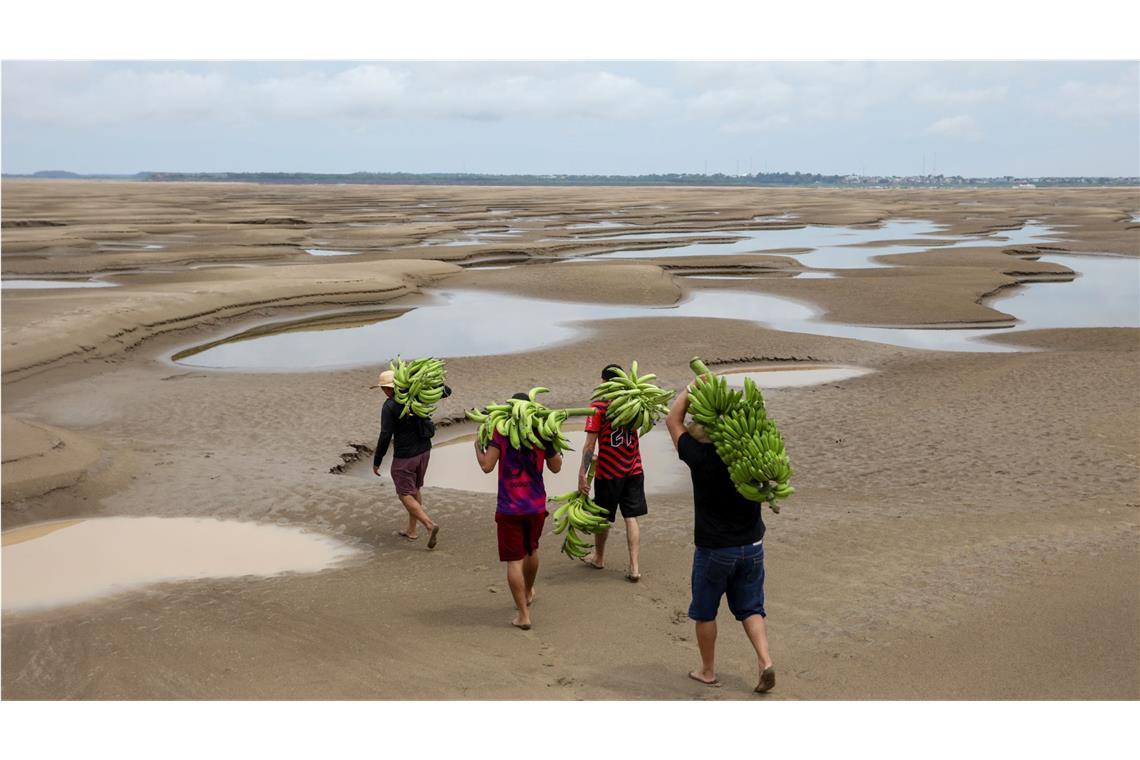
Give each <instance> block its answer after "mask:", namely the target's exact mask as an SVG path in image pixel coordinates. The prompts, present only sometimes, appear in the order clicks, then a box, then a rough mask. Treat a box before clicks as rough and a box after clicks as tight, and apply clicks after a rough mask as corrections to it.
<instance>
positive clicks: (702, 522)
mask: <svg viewBox="0 0 1140 760" xmlns="http://www.w3.org/2000/svg"><path fill="white" fill-rule="evenodd" d="M677 455H678V456H679V457H681V461H682V462H684V463H685V464H687V465H689V471H690V474H691V475H692V478H693V513H694V517H695V531H694V534H695V535H694V541H695V543H696V545H697V546H699V547H701V548H703V549H724V548H727V547H730V546H746V545H748V544H754V543H756V542H757V541H759V540H760V539H762V538H764V520H763V519H762V518H761V517H760V507H761V504H760V503H759V502H756V501H749V500H748V499H746V498H744V497H743V496H741V495H740V492H739V491H737V490H736V486H734V485H733V484H732V478H731V477H730V476H729V474H728V468H727V467H726V466H725V464H724V462H722V461H721V459H720V457H719V456H717V453H716V446H715V445H714V444H712V443H700V442H699V441H697V439H696V438H693V436H691V435H689V434H688V433H682V434H681V437H680V439H678V441H677Z"/></svg>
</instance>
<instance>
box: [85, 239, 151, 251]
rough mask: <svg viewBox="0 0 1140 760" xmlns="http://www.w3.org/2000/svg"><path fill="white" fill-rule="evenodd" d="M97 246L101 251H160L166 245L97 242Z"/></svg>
mask: <svg viewBox="0 0 1140 760" xmlns="http://www.w3.org/2000/svg"><path fill="white" fill-rule="evenodd" d="M95 245H96V246H98V248H99V250H101V251H160V250H162V249H163V248H165V247H166V246H165V245H161V244H159V243H130V242H122V241H102V240H96V241H95Z"/></svg>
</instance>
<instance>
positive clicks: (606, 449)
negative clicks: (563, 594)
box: [578, 364, 649, 583]
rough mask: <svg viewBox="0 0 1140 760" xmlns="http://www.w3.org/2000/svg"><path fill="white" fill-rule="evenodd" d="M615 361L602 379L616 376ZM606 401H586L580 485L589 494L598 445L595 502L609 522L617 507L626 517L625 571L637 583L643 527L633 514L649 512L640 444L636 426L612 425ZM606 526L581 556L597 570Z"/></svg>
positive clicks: (602, 563) (602, 557)
mask: <svg viewBox="0 0 1140 760" xmlns="http://www.w3.org/2000/svg"><path fill="white" fill-rule="evenodd" d="M615 369H618V370H620V369H621V367H620V366H618V365H617V364H608V365H606V367H605V368H604V369H603V370H602V380H603V381H606V380H612V379H613V378H615V377H617V373H615V372H614V370H615ZM609 405H610V402H608V401H594V402H591V404H590V406H592V407H593V408H594V414H593V415H591V416H590V417H587V418H586V443H585V445H584V446H582V466H581V468H580V469H579V470H578V490H579V491H581V492H582V493H584V494H586V495H587V496H588V495H589V493H590V479H589V475H588V473H589V470H590V463H591V462H592V461H593V458H594V446H595V445H596V446H597V448H598V460H597V463H596V464H595V465H594V467H595V472H594V503H596V504H597V505H598V506H600V507H604V508H605V509H606V510H608V512H609V514H607V515H606V519H607V520H609V522H610V523H611V524H613V522H614V521H615V520H616V519H617V513H618V508H619V507H620V508H621V516H622V517H623V518H625V540H626V544H627V546H628V548H629V572H628V573H626V576H625V577H626V580H628V581H629V582H630V583H637V582H638V581H639V580H641V572H640V570H639V569H638V558H639V557H638V554H639V552H640V548H641V528H640V526H638V524H637V518H639V517H642V516H644V515H647V514H649V506H648V505H647V504H646V503H645V474H644V471H643V470H642V467H641V448H640V443H639V441H638V436H637V428H636V427H615V426H614V425H613V424H611V422H610V418H609V416H608V415H607V413H606V412H607V410H608V408H609ZM608 536H609V531H608V530H605V531H603V532H601V533H598V534H595V536H594V551H593V553H592V554H590V555H588V556H586V557H583V558H582V561H583V562H585V563H586V564H587V565H589V566H590V567H593V568H596V569H598V570H601V569H602V568H603V567H605V561H606V557H605V555H606V538H607V537H608Z"/></svg>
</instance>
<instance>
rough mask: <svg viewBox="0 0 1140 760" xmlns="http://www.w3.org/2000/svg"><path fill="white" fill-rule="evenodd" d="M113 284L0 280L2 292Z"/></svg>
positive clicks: (106, 286) (97, 286) (114, 284)
mask: <svg viewBox="0 0 1140 760" xmlns="http://www.w3.org/2000/svg"><path fill="white" fill-rule="evenodd" d="M115 286H116V283H114V282H103V281H102V280H9V279H4V280H0V288H2V289H4V290H63V289H65V288H113V287H115Z"/></svg>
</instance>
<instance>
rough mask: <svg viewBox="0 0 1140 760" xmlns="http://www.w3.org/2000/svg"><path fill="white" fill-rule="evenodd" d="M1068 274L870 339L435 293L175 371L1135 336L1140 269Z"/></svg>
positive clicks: (799, 313)
mask: <svg viewBox="0 0 1140 760" xmlns="http://www.w3.org/2000/svg"><path fill="white" fill-rule="evenodd" d="M1043 260H1045V261H1053V262H1056V263H1060V264H1063V265H1065V266H1068V267H1070V268H1072V269H1073V270H1074V271H1076V272H1077V273H1078V277H1077V278H1076V279H1075V280H1073V281H1071V282H1044V283H1031V284H1025V285H1020V286H1018V287H1017V288H1014V289H1011V290H1010V291H1009V292H1008V293H1004V294H1003V295H1002V296H1000V297H998V298H995V299H994V300H993V306H994V307H995V308H997V309H999V310H1000V311H1003V312H1005V313H1008V314H1011V315H1012V316H1014V317H1015V318H1016V320H1017V322H1016V323H1015V324H1013V325H1012V326H1008V325H1002V324H985V325H977V326H961V325H956V324H951V325H946V326H938V325H934V326H930V327H921V328H910V327H877V326H866V325H853V324H842V323H836V322H825V321H822V320H821V319H820V318H819V316H820V312H819V310H818V309H817V308H815V307H813V306H811V305H810V304H806V303H802V302H800V301H795V300H792V299H788V298H781V297H779V296H772V295H767V294H763V293H754V292H747V291H732V292H731V293H730V294H729V293H726V291H723V290H719V289H705V288H698V289H695V290H693V291H692V292H690V293H689V294H688V295H687V296H686V298H685V299H684V300H682V301H681V302H680V303H678V304H674V305H671V306H662V307H653V306H627V305H612V304H596V303H580V302H574V301H552V300H543V299H538V298H530V297H526V296H519V295H508V294H504V293H496V292H492V291H481V290H451V291H439V292H437V293H436V294H435V295H433V296H432V297H431V298H429V299H424V298H422V297H413V298H409V299H399V300H397V301H394V302H393V303H392V306H391V307H388V308H385V309H374V310H371V311H355V312H337V313H333V314H328V315H322V316H319V317H312V318H309V319H304V320H293V321H288V322H274V323H269V324H266V325H262V326H258V327H256V328H252V329H250V330H245V331H242V332H239V333H236V334H233V335H229V336H226V337H224V338H221V339H219V340H218V341H214V342H212V343H208V344H205V345H201V346H194V347H188V348H187V349H184V350H183V351H180V352H178V353H177V354H175V356H174V360H175V361H176V362H177V363H179V364H183V365H187V366H193V367H205V368H213V369H237V370H287V371H307V370H320V369H328V368H334V367H352V366H360V365H366V364H377V363H381V362H385V361H387V360H389V359H391V358H392V357H394V356H396V355H397V354H402V355H406V356H412V355H416V356H423V355H431V356H438V357H455V356H482V355H496V354H508V353H516V352H521V351H533V350H536V349H539V348H544V347H547V346H550V345H555V344H558V343H563V342H568V341H572V340H574V339H576V338H579V337H580V336H581V334H582V329H583V325H582V323H588V322H590V321H593V320H605V319H622V318H627V317H670V318H675V317H704V318H719V319H735V320H743V321H751V322H757V323H760V324H763V325H766V326H768V327H771V328H774V329H777V330H783V331H786V332H801V333H808V334H812V335H826V336H832V337H840V338H854V339H857V340H866V341H871V342H875V343H883V344H887V345H893V346H902V347H907V348H924V349H936V350H943V351H991V352H1007V351H1017V350H1021V349H1018V348H1016V347H1014V346H1006V345H1003V344H999V343H992V342H986V341H982V340H979V338H980V337H984V336H986V335H989V334H993V332H994V330H995V329H1002V328H1004V329H1006V330H1009V331H1020V330H1032V329H1040V328H1046V327H1140V294H1138V293H1137V289H1138V287H1140V286H1138V283H1140V260H1137V259H1131V258H1125V257H1094V256H1084V255H1081V256H1076V255H1056V256H1047V257H1043Z"/></svg>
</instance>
